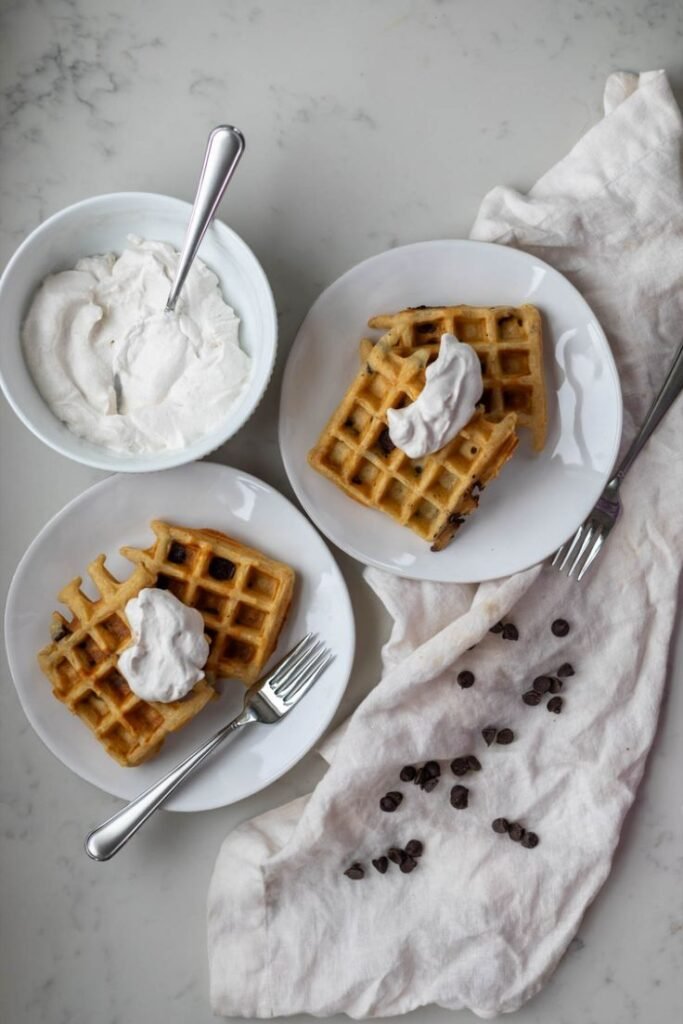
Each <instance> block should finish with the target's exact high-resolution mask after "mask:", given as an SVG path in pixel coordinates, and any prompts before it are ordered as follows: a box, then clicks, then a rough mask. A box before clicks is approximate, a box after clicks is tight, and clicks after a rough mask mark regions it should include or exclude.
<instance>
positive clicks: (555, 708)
mask: <svg viewBox="0 0 683 1024" xmlns="http://www.w3.org/2000/svg"><path fill="white" fill-rule="evenodd" d="M563 703H564V701H563V700H562V698H561V697H551V698H550V700H549V701H548V703H547V704H546V707H547V709H548V711H550V712H552V714H553V715H559V713H560V711H561V710H562V704H563Z"/></svg>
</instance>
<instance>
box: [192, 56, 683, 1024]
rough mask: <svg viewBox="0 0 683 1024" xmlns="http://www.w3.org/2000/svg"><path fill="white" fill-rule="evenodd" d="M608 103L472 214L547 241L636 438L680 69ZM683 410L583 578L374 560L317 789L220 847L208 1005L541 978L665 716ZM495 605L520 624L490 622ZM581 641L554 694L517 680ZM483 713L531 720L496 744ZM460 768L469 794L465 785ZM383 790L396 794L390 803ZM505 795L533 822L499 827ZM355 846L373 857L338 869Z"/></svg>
mask: <svg viewBox="0 0 683 1024" xmlns="http://www.w3.org/2000/svg"><path fill="white" fill-rule="evenodd" d="M605 111H606V116H605V118H604V120H603V121H601V122H600V124H598V125H597V126H596V127H595V128H593V129H592V130H591V131H589V132H588V134H587V135H586V136H585V137H584V138H583V139H582V140H581V141H580V142H579V144H578V145H577V146H576V147H575V148H574V149H573V150H572V151H571V152H570V154H569V155H568V156H567V157H566V158H565V159H564V160H562V161H561V162H560V163H559V164H558V165H557V166H556V167H554V168H553V169H552V170H551V171H550V172H549V173H548V174H546V175H545V176H544V177H543V178H541V180H540V181H539V182H538V183H537V184H536V185H535V186H534V187H533V188H532V190H531V191H530V192H529V194H528V195H526V196H524V195H520V194H519V193H516V192H514V191H512V190H510V189H507V188H497V189H494V190H493V192H491V193H490V194H489V195H488V196H487V197H486V199H485V200H484V202H483V204H482V208H481V211H480V213H479V216H478V218H477V221H476V223H475V226H474V229H473V232H472V235H473V237H476V238H479V239H486V240H490V241H498V242H504V243H508V244H511V245H516V246H520V247H523V248H524V249H527V250H529V251H531V252H534V253H535V254H537V255H539V256H541V257H542V258H543V259H545V260H547V261H548V262H549V263H551V264H553V265H554V266H556V267H557V268H558V269H559V270H560V271H562V273H564V274H566V275H567V277H569V279H570V280H572V281H573V282H574V283H575V284H576V286H577V287H578V288H579V289H580V290H581V291H582V292H583V294H584V295H585V296H586V298H587V299H588V301H589V303H590V304H591V306H592V307H593V309H594V310H595V312H596V314H597V315H598V317H599V318H600V320H601V322H602V324H603V325H604V327H605V329H606V331H607V333H608V336H609V339H610V342H611V345H612V347H613V351H614V354H615V357H616V359H617V362H618V365H619V369H620V373H621V379H622V385H623V391H624V401H625V406H626V409H625V413H626V415H625V428H624V442H625V443H626V442H628V441H629V440H630V439H631V437H632V435H633V432H634V428H635V426H636V425H637V424H638V423H639V422H640V421H641V419H642V417H643V415H644V413H645V411H646V408H647V406H648V404H649V402H650V400H651V398H652V395H653V393H654V391H655V390H656V389H657V388H658V387H659V386H660V384H661V382H662V379H663V377H664V375H665V373H666V370H667V368H668V364H669V362H670V359H671V357H672V355H673V352H674V350H675V348H676V346H677V344H678V342H679V341H680V338H681V333H682V332H681V325H682V324H683V288H681V282H682V281H683V180H682V177H681V138H682V124H681V116H680V112H679V110H678V108H677V106H676V104H675V102H674V100H673V97H672V95H671V92H670V89H669V86H668V83H667V80H666V76H665V75H664V73H663V72H650V73H646V74H642V75H640V76H635V75H627V74H615V75H612V76H610V78H609V79H608V81H607V87H606V90H605ZM682 431H683V403H681V402H680V401H679V402H678V403H677V405H676V406H674V408H673V409H672V410H671V411H670V413H669V415H668V417H667V418H666V419H665V421H664V423H663V424H662V425H661V426H660V428H659V430H658V431H657V433H656V434H655V435H654V437H653V438H652V439H651V441H650V443H649V444H648V446H647V448H646V450H645V451H644V453H643V454H642V455H641V457H640V459H639V461H638V462H637V464H636V466H635V468H634V469H633V471H632V473H631V475H630V476H629V478H628V480H627V482H626V484H625V486H624V488H623V492H622V493H623V499H624V505H625V509H626V511H625V514H624V516H623V518H622V520H621V521H620V523H619V524H618V525H617V527H616V528H615V530H614V532H613V535H612V537H611V538H610V541H609V543H608V545H607V546H606V548H605V550H604V553H603V555H602V556H601V559H600V561H599V563H597V565H596V567H595V568H594V569H593V570H592V572H591V573H590V574H589V576H588V577H587V580H586V581H585V582H584V583H582V584H581V585H578V584H576V583H575V582H572V581H568V580H567V579H566V578H565V577H563V576H560V575H559V574H557V573H555V572H554V571H552V570H550V569H548V568H541V567H536V568H533V569H530V570H528V571H527V572H524V573H520V574H518V575H517V576H514V577H511V578H508V579H504V580H499V581H495V582H491V583H485V584H481V585H479V586H478V587H475V586H458V585H443V584H430V583H416V582H411V581H407V580H402V579H397V578H394V577H391V576H388V575H385V574H383V573H381V572H377V571H368V573H367V579H368V582H369V583H370V585H371V586H372V587H373V588H374V590H375V591H376V592H377V594H378V595H379V596H380V598H381V599H382V600H383V601H384V603H385V605H386V607H387V609H388V610H389V612H390V613H391V615H392V616H393V617H394V620H395V625H394V629H393V633H392V636H391V639H390V641H389V643H388V644H387V646H386V648H385V651H384V665H385V670H384V674H383V677H382V679H381V681H380V682H379V684H378V685H377V686H376V687H375V689H374V690H373V691H372V692H371V694H370V695H369V696H368V697H367V698H366V700H365V701H364V702H363V703H362V704H361V706H360V707H359V708H358V710H357V711H356V712H355V714H354V715H353V716H352V718H351V720H350V722H349V723H348V725H347V726H345V728H344V730H343V731H342V732H341V733H340V734H338V735H337V736H336V737H334V738H333V741H332V742H330V743H328V744H327V748H326V753H327V756H328V757H330V758H331V765H330V768H329V771H328V772H327V774H326V775H325V777H324V779H323V780H322V781H321V782H320V784H319V785H318V787H317V788H316V789H315V791H314V792H313V794H312V795H311V796H310V797H307V798H303V799H301V800H298V801H295V802H294V803H292V804H289V805H287V806H285V807H282V808H278V809H276V810H274V811H272V812H270V813H269V814H266V815H263V816H262V817H260V818H257V819H255V820H253V821H251V822H249V823H247V824H246V825H244V826H242V827H241V828H239V829H238V830H236V831H235V832H234V833H232V835H230V836H228V838H227V839H226V840H225V842H224V843H223V846H222V847H221V850H220V853H219V856H218V860H217V863H216V867H215V871H214V875H213V879H212V882H211V887H210V892H209V908H208V909H209V959H210V973H211V1000H212V1005H213V1008H214V1011H215V1012H216V1013H218V1014H224V1015H227V1016H241V1017H269V1016H273V1015H286V1014H292V1013H300V1012H307V1013H311V1014H315V1015H318V1016H326V1015H329V1014H333V1013H337V1012H345V1013H347V1014H349V1015H350V1016H352V1017H372V1016H385V1015H389V1014H396V1013H402V1012H406V1011H408V1010H412V1009H414V1008H416V1007H418V1006H421V1005H424V1004H427V1003H437V1004H439V1005H440V1006H443V1007H447V1008H451V1009H459V1008H462V1007H469V1008H470V1009H471V1010H473V1011H474V1012H475V1013H476V1014H478V1015H480V1016H481V1017H492V1016H495V1015H496V1014H497V1013H501V1012H506V1011H511V1010H515V1009H517V1008H518V1007H519V1006H520V1005H521V1004H522V1003H523V1002H524V1001H525V1000H527V999H529V998H530V997H531V996H532V995H534V993H535V992H537V991H538V989H539V988H540V987H541V985H542V984H543V982H544V981H545V980H546V979H547V978H548V976H549V975H550V974H551V972H552V971H553V970H554V968H555V967H556V965H557V963H558V961H559V959H560V957H561V956H562V954H563V953H564V951H565V949H566V948H567V945H568V944H569V942H570V940H571V938H572V936H573V935H574V933H575V932H576V929H577V927H578V925H579V923H580V921H581V917H582V915H583V913H584V911H585V909H586V906H587V905H588V904H589V903H590V902H591V900H592V899H593V898H594V896H595V895H596V893H597V891H598V890H599V888H600V886H601V885H602V884H603V882H604V881H605V879H606V877H607V875H608V873H609V869H610V863H611V859H612V854H613V852H614V848H615V846H616V844H617V841H618V838H619V832H620V828H621V825H622V822H623V819H624V816H625V814H626V812H627V811H628V809H629V807H630V805H631V803H632V801H633V798H634V794H635V791H636V788H637V786H638V783H639V780H640V778H641V774H642V771H643V766H644V763H645V759H646V757H647V753H648V750H649V748H650V745H651V743H652V739H653V736H654V731H655V726H656V721H657V714H658V710H659V705H660V701H661V696H662V690H663V686H664V678H665V670H666V662H667V653H668V647H669V641H670V636H671V630H672V623H673V619H674V614H675V608H676V598H677V585H678V577H679V572H680V566H681V556H682V553H683V530H682V529H681V527H682V526H683V521H682V511H681V502H680V494H681V486H682V485H683V461H682V459H681V455H680V443H679V441H680V437H681V434H682ZM510 543H514V537H511V538H510ZM435 557H438V556H435ZM558 617H560V618H563V619H566V620H567V621H568V622H569V624H570V627H571V629H570V632H569V634H568V635H567V636H566V637H564V638H558V637H556V636H555V635H554V634H553V633H552V632H551V629H550V626H551V622H552V621H553V620H554V619H555V618H558ZM500 619H505V620H506V621H512V622H514V624H515V625H516V626H517V628H518V630H519V640H517V641H513V640H505V639H503V638H502V636H501V635H500V634H492V633H490V632H489V630H490V627H491V626H492V625H494V624H495V623H496V622H498V621H499V620H500ZM473 644H476V645H477V646H476V647H475V648H474V649H471V648H472V645H473ZM567 661H569V662H571V664H572V665H573V667H574V669H575V675H574V676H572V677H571V678H566V679H565V683H564V689H563V693H562V696H563V699H564V707H563V710H562V713H561V714H559V715H554V714H549V713H548V711H547V710H546V707H545V701H543V702H542V703H541V704H540V705H539V706H538V707H529V706H527V705H526V704H524V703H523V702H522V700H521V694H522V692H523V691H524V690H526V689H528V688H529V686H530V684H531V681H532V680H533V679H534V677H535V676H538V675H539V674H541V673H545V672H554V671H555V670H556V669H557V668H558V666H560V665H561V664H562V663H563V662H567ZM464 669H469V670H471V671H472V672H473V673H474V675H475V677H476V681H475V683H474V685H473V686H471V687H469V688H467V689H463V688H461V687H460V686H459V685H458V684H457V681H456V677H457V675H458V673H459V672H460V671H462V670H464ZM487 725H494V726H497V727H499V728H500V727H508V728H511V729H512V730H513V732H514V734H515V739H514V742H512V743H511V744H509V745H506V746H502V745H499V744H497V743H494V744H493V745H492V746H491V747H487V746H486V744H485V743H484V740H483V739H482V736H481V730H482V728H483V727H484V726H487ZM470 753H472V754H475V755H476V756H477V757H478V758H479V760H480V762H481V764H482V770H481V771H477V772H471V773H469V774H468V775H466V776H464V777H461V778H457V779H456V778H455V777H454V776H453V775H452V774H451V771H450V769H449V762H450V760H451V759H452V758H453V757H454V756H456V755H464V754H470ZM429 759H436V760H439V761H440V762H441V768H442V777H441V779H440V782H439V784H438V785H437V787H436V789H434V790H433V792H423V791H421V790H420V789H419V788H418V787H417V786H414V785H412V784H410V783H403V782H401V781H400V780H399V771H400V769H401V767H402V765H404V764H420V763H423V762H425V761H427V760H429ZM455 783H459V784H464V785H465V786H467V787H468V789H469V806H468V807H467V808H466V809H463V810H456V809H454V808H453V807H452V806H451V804H450V801H449V791H450V789H451V786H452V785H453V784H455ZM389 790H397V791H400V792H402V793H403V796H404V799H403V802H402V803H401V805H400V806H399V808H398V809H397V810H396V811H395V812H394V813H383V812H382V811H381V810H380V808H379V799H380V797H381V796H382V795H383V794H384V793H386V792H387V791H389ZM500 816H504V817H506V818H508V819H509V820H510V821H513V820H514V821H519V822H521V823H522V824H523V825H524V826H526V827H527V828H528V829H532V830H533V831H535V832H537V833H538V835H539V837H540V844H539V845H538V846H537V847H536V848H535V849H527V848H524V847H522V846H521V845H520V844H519V843H515V842H511V841H510V839H509V838H508V837H507V836H506V835H499V834H496V833H495V832H494V831H493V830H492V828H491V823H492V821H493V819H495V818H497V817H500ZM410 839H419V840H421V841H422V842H423V843H424V853H423V855H422V857H421V858H420V860H419V863H418V866H417V868H416V869H415V870H414V871H412V873H410V874H403V873H401V872H400V871H399V869H398V868H397V867H396V866H395V865H393V864H392V865H391V866H390V868H389V871H388V872H387V874H385V875H380V874H379V873H377V872H376V871H375V870H374V869H373V868H372V867H371V859H372V858H373V857H378V856H379V855H380V854H382V853H383V852H385V851H386V849H387V848H388V847H391V846H398V847H403V846H405V844H406V843H407V842H408V841H409V840H410ZM354 861H360V862H362V863H363V864H364V866H365V877H364V878H363V879H362V880H356V881H354V880H351V879H350V878H348V877H346V876H345V875H344V874H343V872H344V870H345V869H346V868H347V867H348V866H349V865H350V864H351V863H352V862H354Z"/></svg>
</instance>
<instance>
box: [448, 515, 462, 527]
mask: <svg viewBox="0 0 683 1024" xmlns="http://www.w3.org/2000/svg"><path fill="white" fill-rule="evenodd" d="M448 522H449V523H450V524H451V526H462V524H463V523H464V522H465V517H464V516H460V515H458V513H457V512H451V514H450V515H449V517H448Z"/></svg>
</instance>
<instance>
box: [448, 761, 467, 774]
mask: <svg viewBox="0 0 683 1024" xmlns="http://www.w3.org/2000/svg"><path fill="white" fill-rule="evenodd" d="M469 770H470V766H469V764H468V762H467V758H466V757H455V758H453V760H452V761H451V771H452V772H453V774H454V775H467V773H468V771H469Z"/></svg>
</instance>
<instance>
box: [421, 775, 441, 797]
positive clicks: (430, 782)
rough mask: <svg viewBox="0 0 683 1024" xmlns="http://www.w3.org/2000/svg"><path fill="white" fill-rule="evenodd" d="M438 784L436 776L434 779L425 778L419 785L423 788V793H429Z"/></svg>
mask: <svg viewBox="0 0 683 1024" xmlns="http://www.w3.org/2000/svg"><path fill="white" fill-rule="evenodd" d="M438 785H439V780H438V778H436V779H425V781H424V782H423V783H422V785H421V786H420V789H422V790H424V792H425V793H431V792H433V790H435V789H436V787H437V786H438Z"/></svg>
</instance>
